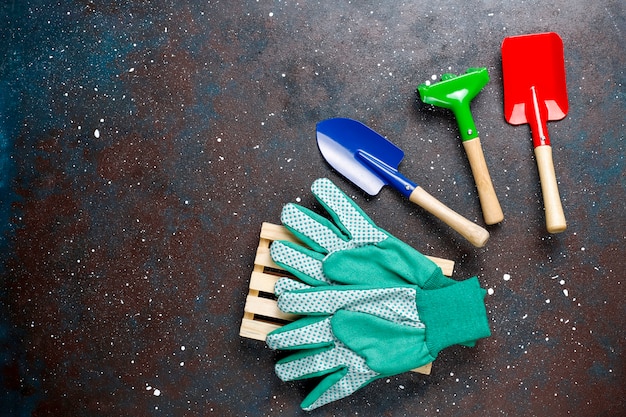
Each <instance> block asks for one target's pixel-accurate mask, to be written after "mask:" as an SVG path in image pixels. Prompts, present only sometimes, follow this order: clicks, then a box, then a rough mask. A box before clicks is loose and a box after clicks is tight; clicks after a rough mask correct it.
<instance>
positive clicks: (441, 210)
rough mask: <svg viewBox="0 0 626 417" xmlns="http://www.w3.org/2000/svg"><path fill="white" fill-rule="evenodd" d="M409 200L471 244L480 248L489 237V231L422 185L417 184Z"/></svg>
mask: <svg viewBox="0 0 626 417" xmlns="http://www.w3.org/2000/svg"><path fill="white" fill-rule="evenodd" d="M409 200H410V201H411V202H413V203H415V204H417V205H418V206H420V207H422V208H423V209H424V210H426V211H428V212H429V213H431V214H433V215H435V216H436V217H437V218H439V219H440V220H441V221H443V222H444V223H445V224H447V225H448V226H450V227H451V228H453V229H454V230H456V231H457V232H459V234H460V235H461V236H463V237H464V238H465V239H467V240H468V241H469V242H470V243H472V245H474V246H476V247H478V248H481V247H483V246H485V243H487V240H488V239H489V232H488V231H487V230H485V229H483V228H482V227H480V226H479V225H477V224H476V223H473V222H471V221H469V220H468V219H466V218H465V217H463V216H461V215H460V214H459V213H457V212H455V211H454V210H452V209H451V208H449V207H448V206H446V205H445V204H443V203H442V202H441V201H439V200H437V199H436V198H435V197H433V196H431V195H430V194H428V193H427V192H426V190H424V189H423V188H422V187H420V186H417V187H416V188H415V190H413V192H412V193H411V195H410V196H409Z"/></svg>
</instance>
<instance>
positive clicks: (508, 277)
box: [502, 274, 511, 281]
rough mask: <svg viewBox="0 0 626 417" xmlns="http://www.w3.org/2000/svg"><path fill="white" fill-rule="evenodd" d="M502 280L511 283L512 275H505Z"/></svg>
mask: <svg viewBox="0 0 626 417" xmlns="http://www.w3.org/2000/svg"><path fill="white" fill-rule="evenodd" d="M502 279H503V280H505V281H509V280H510V279H511V275H509V274H504V275H503V276H502Z"/></svg>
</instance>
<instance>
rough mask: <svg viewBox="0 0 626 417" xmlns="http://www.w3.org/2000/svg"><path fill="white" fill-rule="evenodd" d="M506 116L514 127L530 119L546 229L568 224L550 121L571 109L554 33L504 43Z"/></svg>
mask: <svg viewBox="0 0 626 417" xmlns="http://www.w3.org/2000/svg"><path fill="white" fill-rule="evenodd" d="M502 75H503V79H504V117H505V118H506V120H507V121H508V122H509V123H510V124H513V125H520V124H525V123H528V124H529V125H530V130H531V133H532V137H533V145H534V148H535V158H536V159H537V168H538V170H539V179H540V181H541V193H542V194H543V204H544V208H545V211H546V228H547V229H548V232H550V233H559V232H562V231H564V230H565V228H566V227H567V225H566V222H565V214H563V207H562V205H561V198H560V196H559V189H558V186H557V182H556V174H555V172H554V163H553V161H552V147H551V145H550V138H549V136H548V127H547V122H548V121H550V120H561V119H563V118H564V117H565V115H566V114H567V110H568V103H567V87H566V84H565V62H564V58H563V41H562V40H561V37H560V36H559V35H558V34H556V33H554V32H549V33H538V34H531V35H522V36H511V37H507V38H505V39H504V41H503V42H502Z"/></svg>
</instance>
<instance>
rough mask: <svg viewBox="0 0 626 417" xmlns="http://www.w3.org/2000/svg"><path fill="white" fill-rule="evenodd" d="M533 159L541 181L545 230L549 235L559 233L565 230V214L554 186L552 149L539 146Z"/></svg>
mask: <svg viewBox="0 0 626 417" xmlns="http://www.w3.org/2000/svg"><path fill="white" fill-rule="evenodd" d="M535 158H536V159H537V168H538V170H539V180H540V181H541V194H543V206H544V208H545V210H546V228H547V229H548V232H550V233H560V232H562V231H564V230H565V229H566V228H567V223H566V222H565V214H564V213H563V206H562V205H561V197H560V196H559V187H558V186H557V184H556V173H555V172H554V163H553V162H552V147H551V146H550V145H541V146H537V147H536V148H535Z"/></svg>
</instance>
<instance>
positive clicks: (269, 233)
mask: <svg viewBox="0 0 626 417" xmlns="http://www.w3.org/2000/svg"><path fill="white" fill-rule="evenodd" d="M275 240H289V241H292V242H298V240H297V239H296V238H295V236H294V235H292V234H291V233H290V232H289V231H288V230H287V229H286V228H285V227H284V226H279V225H276V224H272V223H267V222H265V223H263V225H262V226H261V238H260V240H259V247H258V248H257V252H256V257H255V259H254V268H253V270H252V274H251V276H250V287H249V289H248V297H247V298H246V305H245V307H244V314H243V319H242V321H241V328H240V329H239V335H240V336H242V337H247V338H250V339H256V340H261V341H265V338H266V336H267V334H268V333H269V332H271V331H272V330H274V329H278V328H279V327H281V326H283V325H285V324H286V323H289V322H291V321H293V320H295V319H297V318H298V317H299V316H297V315H295V314H288V313H283V312H282V311H280V310H279V309H278V306H277V303H276V296H275V295H274V285H275V284H276V281H278V279H279V278H281V277H291V278H294V277H293V275H291V274H289V273H288V272H287V271H285V270H283V269H282V268H280V267H279V266H278V265H276V264H275V263H274V261H272V258H271V257H270V245H271V243H272V242H273V241H275ZM428 258H429V259H431V260H432V261H433V262H435V263H436V264H437V265H439V267H441V269H442V271H443V273H444V275H446V276H451V275H452V271H453V270H454V261H451V260H448V259H442V258H435V257H431V256H429V257H428ZM431 365H432V364H428V365H424V366H422V367H421V368H418V369H414V371H415V372H420V373H423V374H430V370H431Z"/></svg>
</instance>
